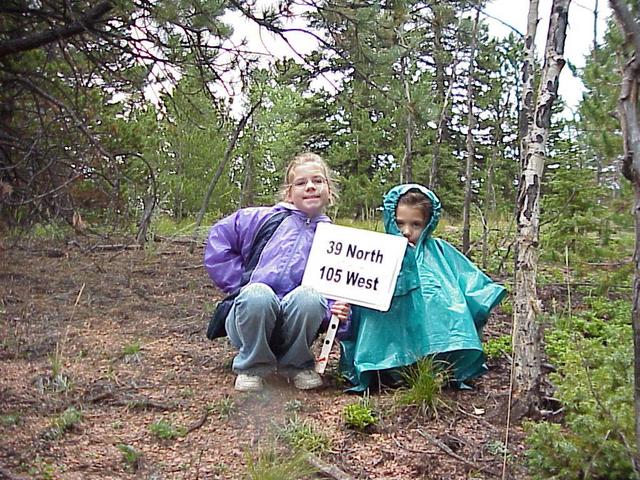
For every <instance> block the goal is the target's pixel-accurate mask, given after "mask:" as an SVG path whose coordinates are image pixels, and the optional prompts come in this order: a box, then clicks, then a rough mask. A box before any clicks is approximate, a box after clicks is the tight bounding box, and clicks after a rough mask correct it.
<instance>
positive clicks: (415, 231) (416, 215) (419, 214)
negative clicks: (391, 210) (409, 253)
mask: <svg viewBox="0 0 640 480" xmlns="http://www.w3.org/2000/svg"><path fill="white" fill-rule="evenodd" d="M396 223H397V224H398V228H399V229H400V232H402V235H404V236H405V237H406V239H407V240H409V243H410V244H411V245H413V246H414V247H415V246H416V243H417V242H418V239H419V238H420V234H421V233H422V231H423V230H424V228H425V227H426V226H427V222H426V219H425V218H424V213H423V211H422V208H420V207H417V206H412V205H402V204H401V205H398V207H397V208H396Z"/></svg>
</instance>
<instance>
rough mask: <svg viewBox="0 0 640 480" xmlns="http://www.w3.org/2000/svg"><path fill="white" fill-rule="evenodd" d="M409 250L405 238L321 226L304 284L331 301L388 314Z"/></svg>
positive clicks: (315, 239) (328, 224)
mask: <svg viewBox="0 0 640 480" xmlns="http://www.w3.org/2000/svg"><path fill="white" fill-rule="evenodd" d="M406 248H407V239H406V238H404V237H400V236H396V235H388V234H385V233H378V232H371V231H369V230H360V229H358V228H349V227H341V226H338V225H333V224H331V223H320V224H319V225H318V227H317V229H316V234H315V236H314V239H313V244H312V245H311V252H310V254H309V260H308V261H307V267H306V269H305V271H304V277H303V278H302V285H305V286H308V287H313V288H314V289H315V290H317V291H318V292H320V293H321V294H323V295H324V296H325V297H328V298H331V299H336V300H338V299H339V300H343V301H345V302H347V303H350V304H353V305H361V306H363V307H369V308H373V309H375V310H381V311H387V310H389V306H390V305H391V298H392V297H393V291H394V290H395V287H396V280H397V279H398V273H399V272H400V267H401V266H402V258H403V257H404V252H405V250H406Z"/></svg>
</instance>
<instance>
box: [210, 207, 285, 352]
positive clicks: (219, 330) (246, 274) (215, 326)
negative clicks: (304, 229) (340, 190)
mask: <svg viewBox="0 0 640 480" xmlns="http://www.w3.org/2000/svg"><path fill="white" fill-rule="evenodd" d="M290 214H291V212H290V211H289V210H283V211H282V212H278V213H276V214H275V215H273V216H272V217H270V218H269V219H267V221H266V222H264V224H263V225H262V226H261V227H260V229H259V230H258V233H256V236H255V238H254V239H253V243H252V244H251V250H250V251H249V258H248V259H247V262H246V264H245V266H244V271H243V272H242V277H241V278H240V285H238V288H236V289H235V290H234V291H233V292H231V293H230V294H229V295H227V296H226V297H225V298H224V299H222V300H221V301H220V302H218V305H217V306H216V309H215V311H214V312H213V314H212V315H211V319H210V320H209V327H208V328H207V338H208V339H209V340H213V339H215V338H218V337H224V336H226V335H227V331H226V330H225V327H224V324H225V321H226V319H227V316H228V315H229V312H230V311H231V307H233V302H235V300H236V297H237V296H238V294H239V293H240V289H241V288H242V287H244V286H245V285H247V284H248V283H249V280H251V275H252V274H253V271H254V270H255V268H256V266H257V265H258V260H260V255H262V251H263V250H264V247H265V246H266V245H267V242H268V241H269V240H270V239H271V237H272V236H273V234H274V233H275V231H276V230H277V229H278V227H279V226H280V224H281V223H282V222H283V220H284V219H285V218H287V217H288V216H289V215H290Z"/></svg>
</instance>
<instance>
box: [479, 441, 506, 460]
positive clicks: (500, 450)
mask: <svg viewBox="0 0 640 480" xmlns="http://www.w3.org/2000/svg"><path fill="white" fill-rule="evenodd" d="M485 448H486V449H487V452H489V453H490V454H491V455H494V456H496V457H504V455H505V454H506V455H507V457H509V456H510V454H509V450H508V449H507V448H506V447H505V446H504V443H503V442H501V441H500V440H492V441H490V442H489V443H487V445H486V446H485Z"/></svg>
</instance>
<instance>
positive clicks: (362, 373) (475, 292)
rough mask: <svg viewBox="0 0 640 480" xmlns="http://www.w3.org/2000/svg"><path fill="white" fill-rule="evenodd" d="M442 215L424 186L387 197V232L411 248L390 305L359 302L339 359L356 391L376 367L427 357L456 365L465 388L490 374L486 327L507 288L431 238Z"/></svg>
mask: <svg viewBox="0 0 640 480" xmlns="http://www.w3.org/2000/svg"><path fill="white" fill-rule="evenodd" d="M440 213H441V204H440V200H439V199H438V197H437V196H436V195H435V194H434V193H433V192H432V191H431V190H429V189H427V188H426V187H424V186H422V185H418V184H405V185H399V186H396V187H394V188H392V189H391V190H390V191H389V192H388V193H387V194H386V195H385V198H384V225H385V230H386V232H387V233H390V234H393V235H403V236H405V237H406V238H407V239H408V240H409V244H410V246H409V247H407V252H406V253H405V258H404V261H403V264H402V269H401V272H400V275H399V277H398V281H397V284H396V289H395V292H394V297H393V300H392V302H391V307H390V308H389V310H388V311H387V312H378V311H375V310H371V309H368V308H363V307H353V316H352V330H351V336H350V337H349V339H348V340H343V341H342V342H341V349H342V355H341V359H340V370H341V372H342V373H343V374H344V375H345V376H346V377H347V379H348V380H349V381H350V382H351V383H352V384H353V385H354V387H353V388H352V389H351V390H353V391H364V390H365V389H366V388H367V387H368V386H369V384H370V382H371V381H372V379H373V378H375V376H376V372H377V371H381V370H390V369H396V368H398V367H404V366H407V365H411V364H413V363H415V362H416V361H418V360H419V359H420V358H422V357H425V356H428V355H434V356H436V358H437V359H440V360H444V361H446V362H447V363H449V364H450V366H451V373H452V376H453V379H454V380H455V381H456V382H458V384H459V385H461V386H462V385H464V384H463V382H464V381H466V380H469V379H472V378H474V377H477V376H479V375H481V374H482V373H484V372H485V371H486V366H485V364H484V360H485V359H484V354H483V352H482V344H481V341H480V332H481V329H482V327H483V326H484V324H485V323H486V321H487V318H488V317H489V313H490V312H491V310H492V309H493V308H494V307H495V306H496V305H498V303H500V301H501V300H502V299H503V298H504V296H505V295H506V290H505V289H504V287H502V286H501V285H498V284H496V283H494V282H493V281H492V280H491V279H490V278H489V277H488V276H487V275H485V274H484V273H483V272H482V271H480V269H478V267H476V266H475V265H474V264H473V263H472V262H471V261H469V260H468V259H467V257H465V256H464V255H463V254H462V253H460V252H459V251H458V250H456V249H455V248H454V247H453V246H452V245H451V244H449V243H448V242H447V241H445V240H442V239H438V238H433V237H432V236H431V234H432V233H433V231H434V230H435V228H436V226H437V225H438V221H439V219H440Z"/></svg>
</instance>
